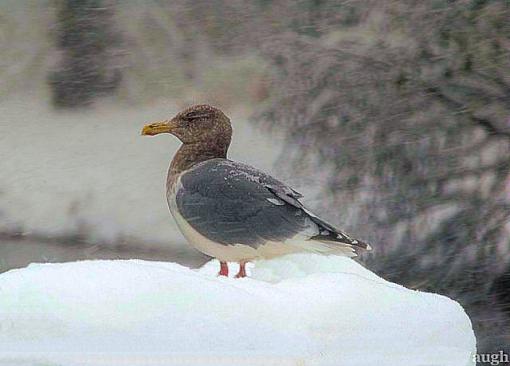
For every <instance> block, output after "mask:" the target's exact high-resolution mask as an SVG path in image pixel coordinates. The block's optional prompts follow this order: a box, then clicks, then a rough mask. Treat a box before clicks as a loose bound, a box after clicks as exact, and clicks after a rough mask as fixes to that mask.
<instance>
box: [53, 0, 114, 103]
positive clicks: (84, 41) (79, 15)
mask: <svg viewBox="0 0 510 366" xmlns="http://www.w3.org/2000/svg"><path fill="white" fill-rule="evenodd" d="M113 14H114V4H113V2H111V1H108V0H58V1H57V25H56V30H55V33H54V36H55V41H56V45H57V48H58V49H59V50H60V59H59V62H58V65H57V67H56V70H54V71H53V72H51V74H50V76H49V84H50V87H51V91H52V97H53V105H54V106H55V107H57V108H75V107H84V106H87V105H90V104H91V103H92V102H93V101H94V99H96V98H99V97H102V96H105V95H110V94H113V93H114V92H115V90H116V89H117V88H118V86H119V83H120V80H121V71H120V66H119V63H118V56H119V54H120V52H119V50H120V44H121V38H120V34H119V33H118V32H117V31H116V29H115V26H114V22H113Z"/></svg>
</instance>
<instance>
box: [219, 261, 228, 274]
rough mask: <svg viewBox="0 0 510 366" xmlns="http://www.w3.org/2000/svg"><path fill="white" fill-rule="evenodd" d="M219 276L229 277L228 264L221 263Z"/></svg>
mask: <svg viewBox="0 0 510 366" xmlns="http://www.w3.org/2000/svg"><path fill="white" fill-rule="evenodd" d="M218 276H225V277H228V264H227V262H222V261H220V271H219V272H218Z"/></svg>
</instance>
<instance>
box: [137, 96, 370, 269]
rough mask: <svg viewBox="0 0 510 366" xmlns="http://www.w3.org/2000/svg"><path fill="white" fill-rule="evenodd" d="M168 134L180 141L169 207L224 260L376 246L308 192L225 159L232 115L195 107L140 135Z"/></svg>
mask: <svg viewBox="0 0 510 366" xmlns="http://www.w3.org/2000/svg"><path fill="white" fill-rule="evenodd" d="M161 133H170V134H172V135H174V136H176V137H177V138H178V139H179V140H180V141H181V142H182V145H181V147H180V148H179V150H178V151H177V153H176V154H175V156H174V158H173V160H172V162H171V164H170V168H169V170H168V176H167V181H166V198H167V202H168V206H169V208H170V212H171V213H172V216H173V217H174V219H175V221H176V223H177V226H178V227H179V229H180V231H181V232H182V234H183V235H184V237H185V238H186V240H187V241H188V242H189V243H190V244H191V245H192V246H193V247H195V248H196V249H198V250H199V251H200V252H202V253H205V254H206V255H208V256H210V257H214V258H216V259H218V260H219V262H220V271H219V273H218V275H219V276H228V264H227V263H228V262H237V263H239V272H238V273H237V275H236V276H235V277H236V278H240V277H246V267H245V266H246V263H247V262H250V261H253V260H256V259H261V258H265V259H268V258H273V257H277V256H281V255H285V254H290V253H297V252H314V253H320V254H324V255H329V254H337V255H344V256H349V257H354V256H356V255H357V253H358V251H360V250H370V249H371V248H370V246H369V245H368V244H367V243H365V242H363V241H361V240H356V239H353V238H351V237H350V236H349V235H347V234H346V233H344V232H343V231H341V230H339V229H337V228H335V227H334V226H332V225H331V224H329V223H327V222H326V221H324V220H322V219H321V218H319V217H318V216H317V215H315V214H314V213H313V212H312V211H310V210H309V209H308V208H306V207H305V206H304V205H303V204H302V203H301V202H300V201H299V199H300V198H302V197H303V196H302V195H301V194H300V193H298V192H296V191H295V190H294V189H292V188H290V187H288V186H287V185H285V184H284V183H282V182H280V181H279V180H277V179H275V178H273V177H272V176H270V175H268V174H266V173H264V172H262V171H260V170H258V169H256V168H254V167H252V166H249V165H246V164H243V163H239V162H236V161H233V160H230V159H228V158H227V151H228V148H229V146H230V141H231V138H232V125H231V123H230V119H229V118H228V117H227V116H226V115H225V114H224V113H223V112H222V111H221V110H220V109H218V108H215V107H212V106H210V105H205V104H202V105H194V106H191V107H189V108H187V109H185V110H183V111H182V112H180V113H178V114H177V115H176V116H175V117H173V118H171V119H168V120H164V121H161V122H156V123H151V124H147V125H145V126H144V127H143V129H142V135H148V136H154V135H158V134H161Z"/></svg>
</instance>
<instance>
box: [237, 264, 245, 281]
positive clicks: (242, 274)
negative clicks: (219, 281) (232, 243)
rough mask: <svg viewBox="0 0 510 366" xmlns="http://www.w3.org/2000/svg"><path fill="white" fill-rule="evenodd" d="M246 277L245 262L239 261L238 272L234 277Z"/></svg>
mask: <svg viewBox="0 0 510 366" xmlns="http://www.w3.org/2000/svg"><path fill="white" fill-rule="evenodd" d="M243 277H246V262H240V263H239V272H238V273H237V274H236V278H243Z"/></svg>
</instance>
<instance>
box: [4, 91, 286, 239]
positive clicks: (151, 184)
mask: <svg viewBox="0 0 510 366" xmlns="http://www.w3.org/2000/svg"><path fill="white" fill-rule="evenodd" d="M180 109H181V108H180V107H177V106H175V105H172V104H170V103H168V104H165V103H160V104H157V105H150V106H144V107H140V106H133V107H129V106H125V107H121V106H100V107H97V108H96V109H91V110H87V111H82V112H75V113H64V112H62V113H56V112H55V111H53V110H52V109H51V108H50V107H49V106H46V105H44V104H42V102H41V101H38V100H31V99H17V100H8V101H2V102H0V156H1V157H2V159H0V231H12V230H14V229H15V230H21V231H23V232H25V233H33V234H39V235H49V236H53V235H73V234H77V233H79V234H83V235H86V236H87V237H88V239H90V240H92V241H94V240H97V241H98V242H115V241H116V240H118V239H119V238H122V237H128V238H132V239H134V241H138V242H140V243H144V242H151V243H154V242H160V243H162V244H163V245H169V244H175V243H184V242H185V241H184V239H183V238H182V236H181V234H180V232H179V231H178V230H177V228H176V226H175V224H174V221H173V220H172V219H171V217H170V214H169V212H168V208H167V206H166V199H165V181H166V173H167V169H168V165H169V163H170V160H171V159H172V156H173V154H174V153H175V151H176V150H177V148H178V146H179V144H180V143H179V142H178V140H177V139H176V138H174V137H173V136H156V137H152V138H151V137H147V136H145V137H142V136H140V131H141V128H142V126H143V125H144V124H145V123H148V122H153V121H156V120H162V119H166V118H170V117H172V116H173V115H174V114H175V113H176V112H178V111H179V110H180ZM226 112H227V114H228V115H229V116H230V117H231V119H232V122H233V125H234V139H233V142H232V148H231V151H230V156H231V157H232V158H233V159H236V160H239V161H243V162H246V163H248V164H252V165H255V166H257V167H258V168H260V169H263V170H266V171H268V172H269V173H271V172H272V166H273V163H274V161H275V159H276V156H277V155H278V153H279V152H280V148H279V145H280V143H279V141H278V137H277V136H276V135H275V134H272V135H271V136H267V135H264V134H262V132H261V131H259V130H257V129H254V128H253V126H251V125H250V124H249V123H248V121H247V117H248V115H249V112H247V113H245V112H242V111H230V110H226ZM280 177H281V178H285V177H282V176H281V175H280ZM140 238H143V240H136V239H140Z"/></svg>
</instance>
